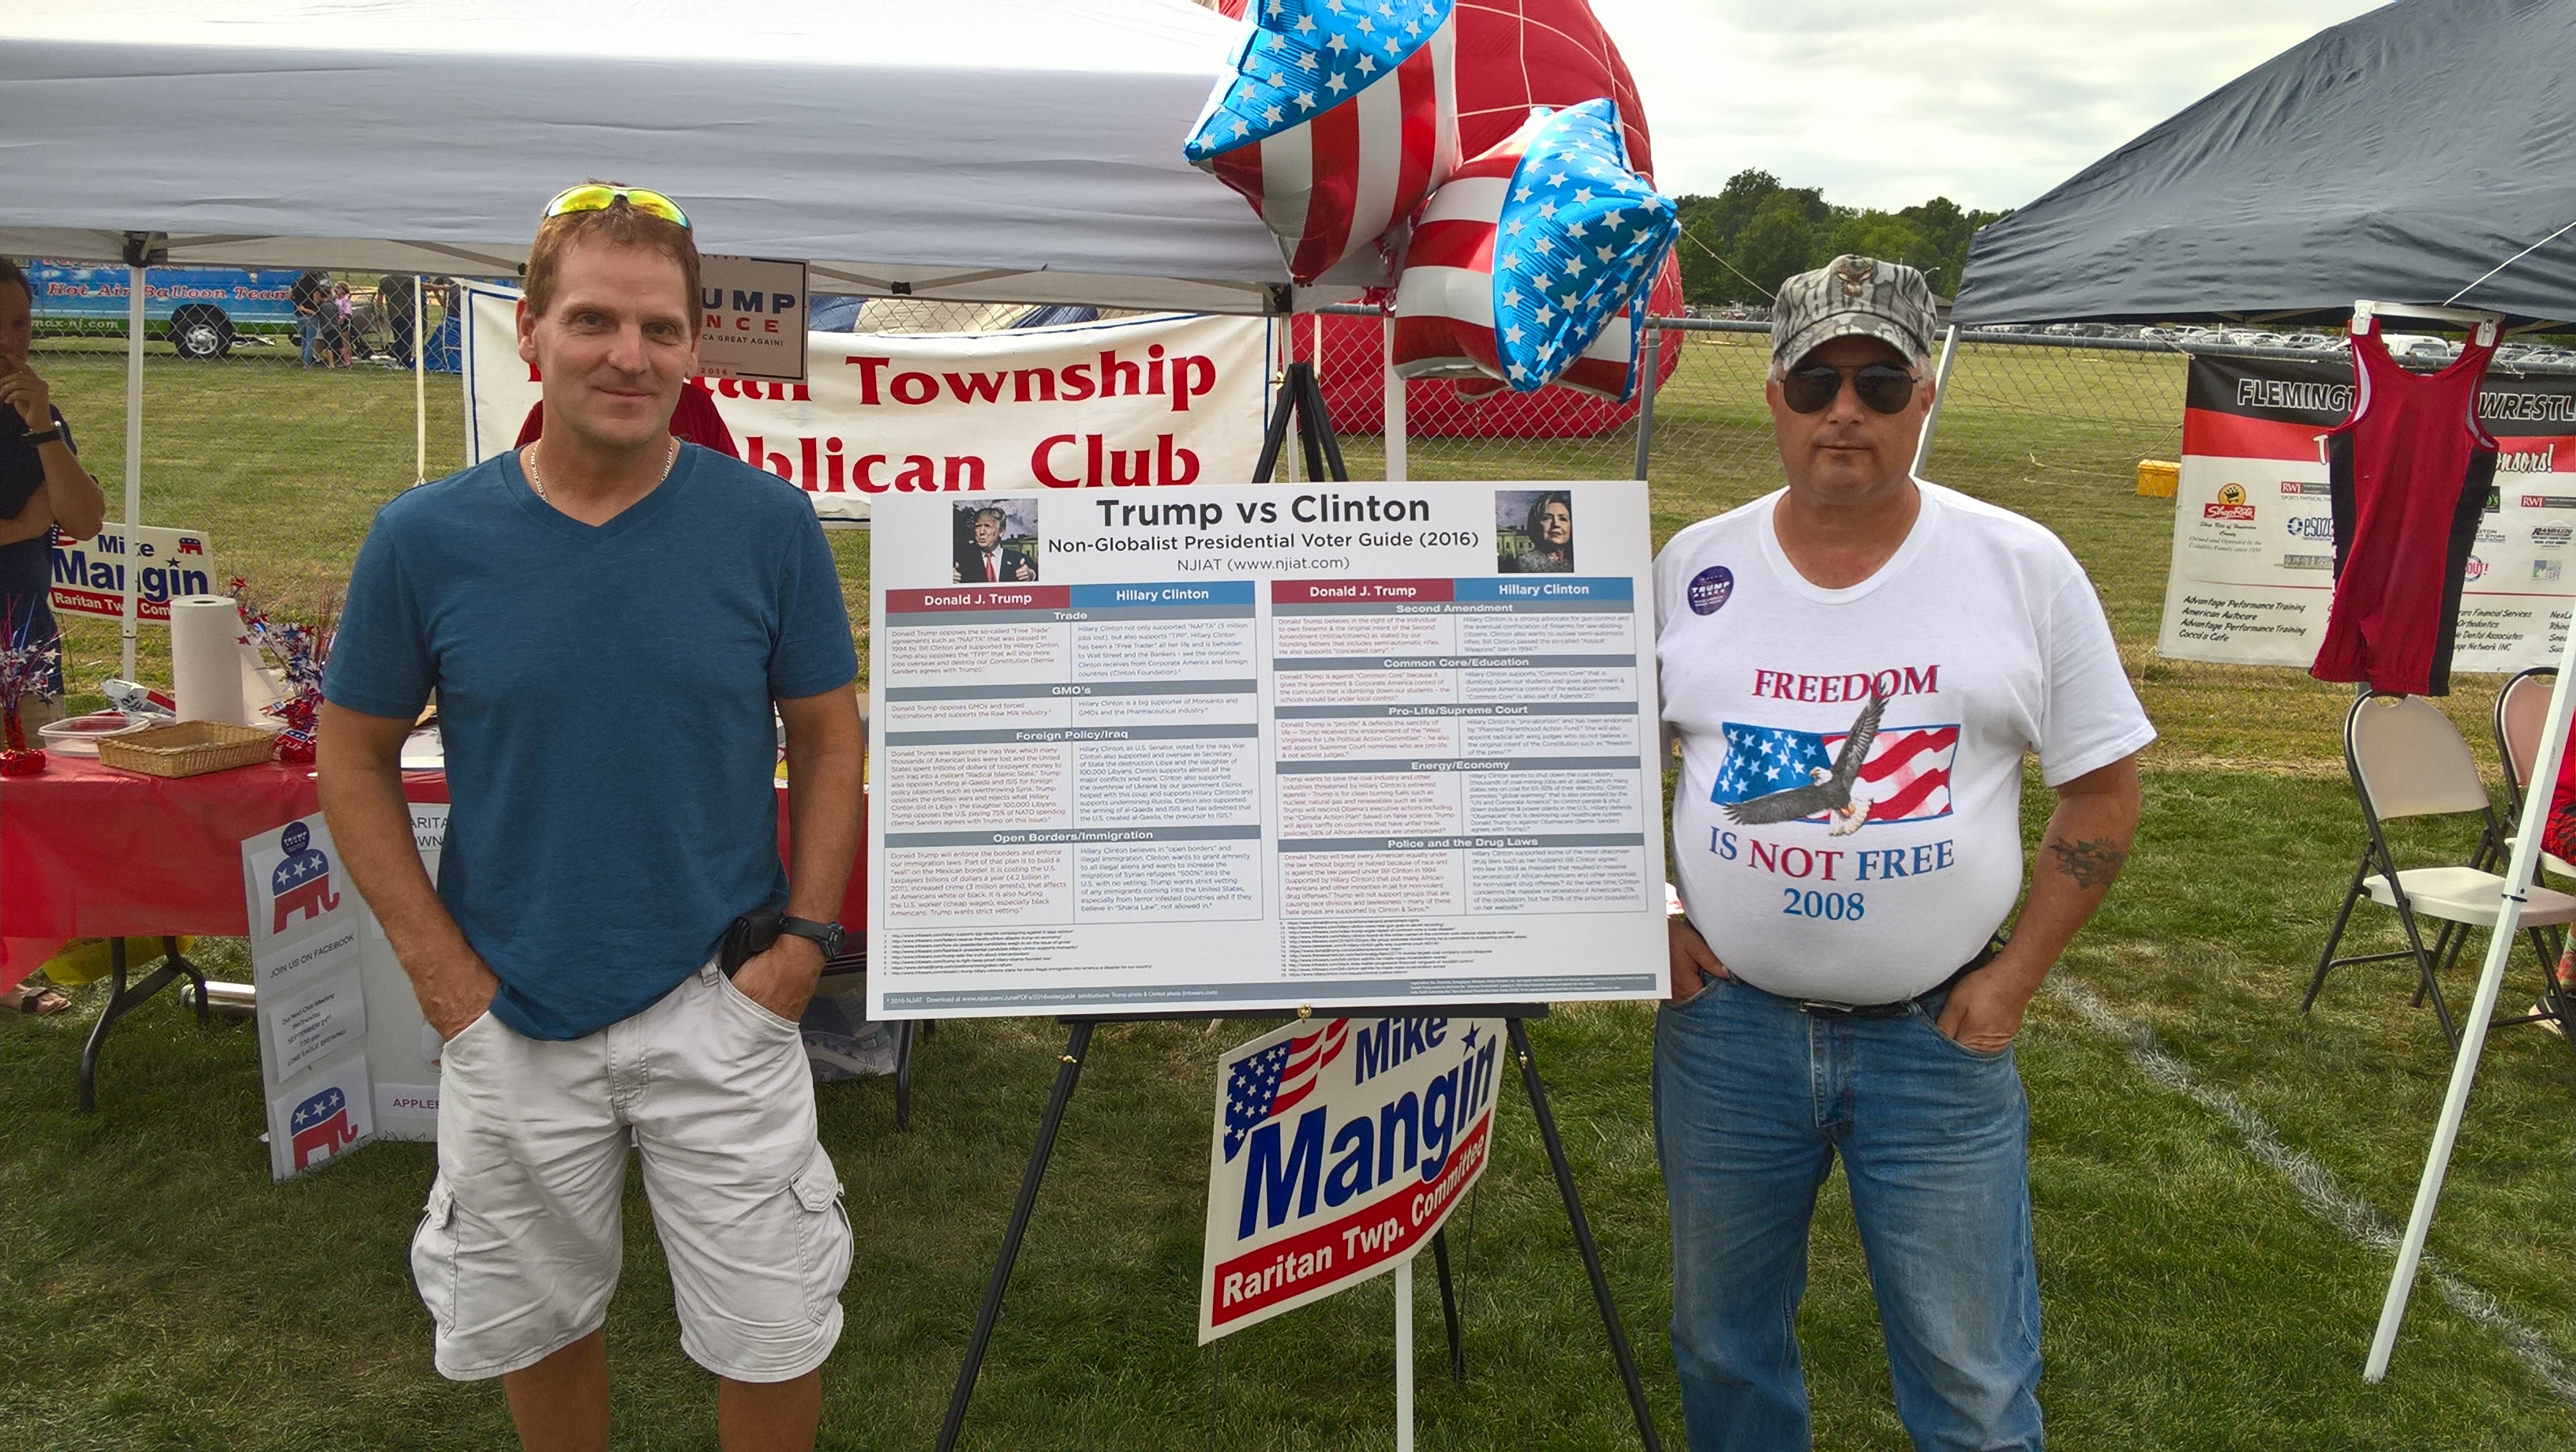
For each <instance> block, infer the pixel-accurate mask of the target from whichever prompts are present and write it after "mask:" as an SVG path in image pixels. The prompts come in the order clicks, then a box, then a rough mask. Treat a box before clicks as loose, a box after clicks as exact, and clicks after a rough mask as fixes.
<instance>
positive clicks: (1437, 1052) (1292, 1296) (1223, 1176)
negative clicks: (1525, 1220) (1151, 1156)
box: [1199, 1018, 1503, 1346]
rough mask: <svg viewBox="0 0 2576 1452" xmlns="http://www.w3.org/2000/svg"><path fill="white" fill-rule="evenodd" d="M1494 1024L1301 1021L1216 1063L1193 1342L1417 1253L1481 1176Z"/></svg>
mask: <svg viewBox="0 0 2576 1452" xmlns="http://www.w3.org/2000/svg"><path fill="white" fill-rule="evenodd" d="M1502 1041H1503V1021H1502V1020H1501V1019H1498V1018H1336V1019H1329V1020H1328V1019H1323V1018H1312V1019H1300V1020H1297V1021H1295V1022H1292V1023H1289V1024H1286V1025H1283V1026H1282V1027H1280V1028H1276V1029H1273V1030H1271V1031H1270V1032H1269V1033H1266V1034H1263V1035H1262V1036H1261V1037H1259V1038H1257V1039H1254V1040H1252V1041H1251V1042H1249V1043H1246V1044H1242V1045H1239V1046H1237V1047H1236V1048H1234V1049H1232V1050H1231V1051H1229V1052H1228V1053H1227V1054H1226V1055H1225V1056H1224V1057H1223V1058H1221V1059H1219V1060H1218V1061H1217V1077H1216V1128H1215V1133H1214V1134H1213V1136H1212V1137H1211V1139H1210V1141H1209V1144H1208V1218H1207V1251H1206V1255H1205V1258H1204V1264H1203V1268H1202V1269H1201V1271H1200V1274H1199V1344H1200V1345H1202V1346H1204V1345H1206V1344H1207V1343H1209V1342H1211V1341H1214V1340H1216V1339H1217V1338H1218V1337H1220V1336H1223V1335H1225V1334H1227V1333H1228V1332H1232V1331H1240V1330H1242V1329H1243V1328H1244V1327H1246V1326H1251V1325H1255V1324H1257V1323H1259V1322H1262V1321H1267V1320H1269V1319H1270V1318H1271V1317H1273V1316H1276V1315H1278V1314H1280V1313H1281V1312H1283V1311H1289V1310H1293V1309H1295V1308H1296V1307H1299V1306H1302V1305H1305V1304H1306V1303H1308V1302H1310V1301H1318V1300H1321V1299H1323V1298H1324V1297H1326V1296H1329V1295H1331V1294H1333V1293H1334V1292H1336V1291H1340V1290H1346V1289H1348V1288H1349V1287H1351V1286H1354V1285H1357V1284H1359V1283H1360V1282H1361V1281H1364V1280H1367V1279H1368V1278H1369V1277H1371V1276H1373V1275H1376V1274H1377V1273H1379V1272H1380V1271H1384V1270H1388V1269H1391V1268H1392V1267H1393V1266H1394V1265H1395V1264H1396V1262H1398V1261H1401V1260H1403V1259H1405V1258H1406V1257H1408V1256H1410V1255H1413V1254H1414V1253H1416V1252H1417V1251H1419V1250H1421V1249H1422V1247H1423V1246H1425V1245H1428V1244H1430V1243H1431V1237H1432V1236H1433V1235H1434V1234H1435V1233H1437V1232H1438V1231H1439V1229H1440V1227H1441V1225H1442V1223H1443V1222H1445V1221H1446V1220H1447V1219H1448V1218H1449V1215H1450V1212H1452V1211H1454V1210H1456V1209H1457V1208H1458V1204H1459V1202H1460V1201H1462V1200H1464V1199H1465V1198H1466V1195H1467V1192H1468V1190H1470V1189H1472V1188H1474V1186H1475V1183H1476V1180H1477V1178H1478V1177H1479V1176H1481V1175H1482V1174H1484V1172H1485V1162H1486V1159H1487V1157H1488V1155H1489V1153H1490V1151H1491V1147H1492V1143H1493V1140H1492V1131H1493V1125H1494V1086H1495V1082H1496V1077H1495V1076H1496V1068H1495V1066H1496V1062H1497V1060H1498V1059H1499V1057H1500V1046H1501V1044H1502Z"/></svg>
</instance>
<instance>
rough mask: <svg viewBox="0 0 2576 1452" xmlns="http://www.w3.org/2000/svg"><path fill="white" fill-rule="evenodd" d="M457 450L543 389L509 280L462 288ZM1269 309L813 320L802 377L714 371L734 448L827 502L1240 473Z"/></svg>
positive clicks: (1248, 450)
mask: <svg viewBox="0 0 2576 1452" xmlns="http://www.w3.org/2000/svg"><path fill="white" fill-rule="evenodd" d="M465 292H466V295H467V297H468V300H469V301H468V306H469V308H470V318H469V322H470V326H469V327H467V329H466V330H465V331H466V335H467V344H466V349H465V379H464V382H465V404H466V449H465V452H466V457H467V458H468V459H471V460H473V461H474V462H477V463H480V462H481V461H483V460H484V459H487V458H490V457H491V456H492V455H494V454H498V453H502V452H504V451H506V450H508V449H510V448H512V447H513V446H515V444H516V443H517V441H518V437H519V427H520V425H521V424H522V423H524V422H525V421H526V419H527V415H528V410H529V408H531V407H532V406H534V405H535V404H536V402H537V400H538V398H539V396H540V393H541V391H542V390H541V389H540V387H539V384H538V382H537V380H536V378H535V377H534V376H533V374H532V372H531V370H530V369H529V367H528V365H527V363H526V362H524V361H522V360H521V359H520V357H519V351H518V342H517V335H516V333H515V332H514V324H513V321H512V319H513V317H514V309H515V307H516V305H517V302H518V294H517V293H515V292H511V291H507V290H503V289H496V288H485V287H468V288H466V289H465ZM1269 326H1270V325H1269V324H1268V322H1266V321H1265V320H1263V319H1260V318H1232V317H1174V316H1162V317H1148V318H1130V319H1122V320H1119V321H1115V322H1105V323H1071V324H1066V325H1064V326H1061V327H1052V328H1017V329H1011V330H1007V331H1003V332H993V333H815V334H812V335H811V336H809V337H808V338H807V339H806V348H807V352H808V362H809V368H810V375H809V377H808V378H807V379H806V381H805V382H802V383H769V382H759V381H751V380H744V379H733V378H721V379H716V380H713V381H712V383H711V385H710V386H711V388H712V391H713V393H714V395H715V405H716V410H717V412H718V413H720V414H722V415H723V416H724V421H725V427H726V428H727V429H729V430H730V431H731V432H732V433H733V436H734V440H735V442H736V443H737V444H738V445H740V446H741V449H742V457H743V458H744V459H745V460H746V461H747V462H749V463H751V464H753V465H756V466H757V467H759V468H763V469H767V470H768V471H769V472H771V473H773V474H776V475H777V476H779V477H780V478H782V479H785V480H787V481H789V482H790V483H792V484H794V485H796V486H797V487H798V488H800V489H802V490H804V491H805V492H806V494H807V495H808V496H809V497H810V498H811V499H812V500H813V502H814V509H815V512H816V513H818V514H820V515H821V516H823V517H824V518H825V519H849V520H857V519H866V518H867V517H868V513H869V509H870V506H871V505H872V504H873V502H874V501H876V500H878V499H884V498H892V497H898V496H902V495H907V494H983V493H1009V492H1014V491H1025V490H1032V489H1048V490H1066V491H1072V490H1087V489H1107V488H1111V487H1114V486H1119V485H1136V484H1152V485H1156V486H1164V485H1175V484H1205V483H1210V482H1213V481H1215V480H1219V479H1244V478H1249V477H1250V476H1251V474H1252V466H1253V464H1254V463H1255V462H1256V461H1257V460H1258V458H1259V457H1260V453H1261V430H1262V423H1263V420H1264V419H1265V417H1266V414H1265V412H1264V410H1265V408H1266V406H1267V401H1268V398H1269V366H1268V360H1269V356H1270V334H1269Z"/></svg>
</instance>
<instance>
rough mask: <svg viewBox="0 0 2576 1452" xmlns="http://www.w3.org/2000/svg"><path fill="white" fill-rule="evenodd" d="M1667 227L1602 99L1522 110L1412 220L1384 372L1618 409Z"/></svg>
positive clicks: (1667, 204) (1668, 212) (1667, 239)
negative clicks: (1542, 391)
mask: <svg viewBox="0 0 2576 1452" xmlns="http://www.w3.org/2000/svg"><path fill="white" fill-rule="evenodd" d="M1679 230H1680V227H1679V222H1678V220H1677V211H1676V208H1675V207H1674V205H1673V201H1672V199H1671V198H1670V197H1667V196H1664V195H1663V194H1661V193H1659V192H1657V191H1656V190H1655V188H1654V185H1653V184H1652V183H1651V182H1648V181H1647V180H1646V179H1645V178H1644V177H1642V176H1640V175H1638V174H1637V173H1636V171H1635V170H1633V169H1632V168H1630V166H1629V165H1628V155H1627V147H1626V144H1625V142H1624V141H1623V140H1622V138H1621V135H1620V130H1619V113H1618V108H1617V106H1616V105H1615V104H1614V103H1613V102H1611V101H1609V100H1607V99H1602V100H1593V101H1586V102H1583V103H1582V104H1581V105H1577V106H1568V107H1566V108H1564V109H1563V110H1549V109H1548V108H1546V107H1533V108H1531V111H1530V114H1529V119H1528V120H1527V121H1524V122H1523V123H1521V127H1520V129H1519V130H1518V131H1515V132H1513V133H1512V134H1511V135H1510V136H1509V137H1508V138H1506V139H1505V140H1504V141H1503V142H1502V143H1501V144H1500V145H1497V146H1495V147H1494V148H1493V149H1492V150H1490V151H1487V152H1485V153H1484V154H1483V155H1481V156H1477V157H1474V158H1472V159H1470V160H1468V161H1466V162H1464V163H1462V164H1461V165H1460V166H1459V168H1458V170H1457V173H1456V174H1455V175H1453V176H1451V177H1450V178H1449V180H1448V181H1446V182H1444V183H1443V184H1442V185H1441V186H1440V188H1439V190H1437V191H1435V192H1434V193H1432V196H1431V200H1430V202H1429V204H1428V205H1426V206H1425V207H1424V208H1423V211H1422V216H1421V219H1420V220H1419V221H1418V222H1416V223H1415V225H1414V229H1413V242H1412V250H1411V252H1410V253H1409V254H1408V255H1407V257H1406V259H1405V266H1404V277H1403V279H1402V281H1401V282H1400V283H1399V284H1398V285H1397V288H1396V295H1395V366H1396V371H1397V372H1398V373H1401V374H1403V375H1404V376H1405V377H1407V378H1426V377H1429V378H1437V377H1453V378H1454V377H1469V378H1473V377H1476V376H1479V375H1481V376H1483V377H1485V378H1489V379H1492V380H1494V381H1495V382H1496V383H1497V384H1499V385H1506V386H1509V387H1511V388H1513V389H1515V390H1517V391H1519V392H1523V393H1528V392H1533V391H1535V390H1537V389H1539V388H1543V387H1545V386H1546V385H1547V384H1549V383H1563V384H1565V385H1566V386H1567V387H1569V388H1576V389H1580V390H1582V391H1583V392H1585V393H1591V394H1597V395H1599V396H1601V397H1603V398H1608V399H1617V400H1624V399H1626V398H1627V397H1628V396H1629V395H1630V394H1631V393H1632V392H1634V391H1635V388H1636V378H1637V330H1636V327H1635V326H1634V324H1635V312H1636V308H1635V304H1636V302H1637V301H1638V299H1639V298H1640V297H1642V296H1643V295H1644V293H1645V291H1646V289H1647V287H1648V286H1650V285H1651V284H1652V283H1653V281H1654V277H1655V270H1656V269H1657V268H1658V267H1660V266H1661V265H1662V264H1663V258H1664V253H1665V252H1666V251H1667V250H1668V249H1669V248H1670V247H1671V246H1672V245H1673V239H1674V236H1675V235H1676V233H1677V232H1678V231H1679Z"/></svg>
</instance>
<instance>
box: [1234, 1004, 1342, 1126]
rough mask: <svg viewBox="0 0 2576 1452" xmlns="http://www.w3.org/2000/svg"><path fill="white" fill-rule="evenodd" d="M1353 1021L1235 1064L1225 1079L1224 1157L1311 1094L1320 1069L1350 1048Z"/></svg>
mask: <svg viewBox="0 0 2576 1452" xmlns="http://www.w3.org/2000/svg"><path fill="white" fill-rule="evenodd" d="M1350 1030H1351V1021H1350V1020H1349V1019H1346V1018H1337V1019H1335V1020H1333V1021H1332V1022H1331V1023H1329V1024H1326V1025H1325V1026H1324V1027H1322V1028H1320V1029H1317V1030H1316V1031H1315V1032H1313V1033H1310V1034H1298V1035H1296V1036H1295V1037H1293V1038H1291V1039H1289V1040H1288V1041H1287V1042H1286V1043H1284V1044H1272V1045H1271V1046H1270V1047H1269V1048H1266V1049H1263V1050H1262V1051H1261V1052H1259V1053H1257V1054H1252V1055H1248V1056H1246V1057H1244V1058H1241V1059H1237V1060H1235V1061H1234V1064H1233V1066H1232V1068H1231V1069H1230V1070H1229V1071H1228V1072H1227V1074H1226V1079H1225V1157H1226V1158H1227V1159H1229V1160H1231V1159H1233V1158H1234V1156H1235V1152H1236V1151H1238V1150H1240V1149H1242V1148H1243V1140H1244V1136H1246V1135H1249V1134H1250V1133H1252V1132H1253V1131H1254V1130H1256V1129H1259V1128H1260V1127H1261V1126H1262V1125H1264V1124H1267V1123H1269V1122H1270V1121H1271V1120H1273V1119H1276V1118H1278V1117H1279V1116H1281V1115H1283V1114H1286V1113H1287V1112H1288V1111H1289V1110H1291V1109H1294V1108H1296V1107H1297V1106H1298V1105H1299V1104H1300V1103H1302V1102H1304V1100H1305V1098H1306V1096H1308V1095H1310V1094H1312V1093H1314V1092H1315V1084H1316V1080H1317V1077H1318V1076H1319V1075H1320V1074H1322V1072H1323V1070H1324V1066H1325V1065H1327V1064H1330V1063H1332V1062H1333V1061H1334V1060H1335V1059H1338V1058H1340V1057H1341V1056H1342V1050H1343V1048H1344V1047H1345V1046H1347V1045H1348V1044H1349V1043H1350Z"/></svg>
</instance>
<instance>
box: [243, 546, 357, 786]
mask: <svg viewBox="0 0 2576 1452" xmlns="http://www.w3.org/2000/svg"><path fill="white" fill-rule="evenodd" d="M249 589H250V586H249V582H248V581H246V580H235V581H233V591H232V593H233V599H234V600H235V601H237V602H238V603H239V604H240V605H241V613H242V625H243V627H244V628H245V629H246V630H248V631H249V632H250V638H251V639H252V640H253V641H255V642H257V643H258V645H259V648H260V649H261V650H264V651H266V652H267V653H268V656H269V658H270V659H271V660H274V661H276V662H277V664H278V668H279V670H280V671H282V672H283V673H284V674H285V677H286V697H285V699H283V700H281V701H278V702H276V703H275V704H273V705H270V706H268V707H266V708H265V709H266V710H267V712H268V714H269V715H271V716H274V717H276V718H277V719H279V720H280V721H283V722H285V723H286V729H285V730H283V731H281V732H279V733H278V734H277V759H278V760H279V761H282V762H285V763H287V764H288V765H291V766H303V765H310V764H311V763H312V761H313V753H314V749H315V748H314V736H315V733H316V732H317V731H318V730H319V729H320V727H321V724H322V672H323V668H324V666H325V665H326V664H327V663H328V662H329V661H330V659H331V639H332V636H333V634H334V633H335V632H334V631H333V629H332V625H331V604H330V602H329V601H327V600H326V601H324V602H323V606H322V623H321V624H320V625H318V626H314V625H304V624H299V623H297V622H295V621H292V620H271V619H270V618H269V616H268V612H267V611H266V610H265V609H262V608H261V607H260V606H259V605H258V604H257V603H255V602H254V601H253V600H252V599H251V598H250V594H249Z"/></svg>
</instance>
